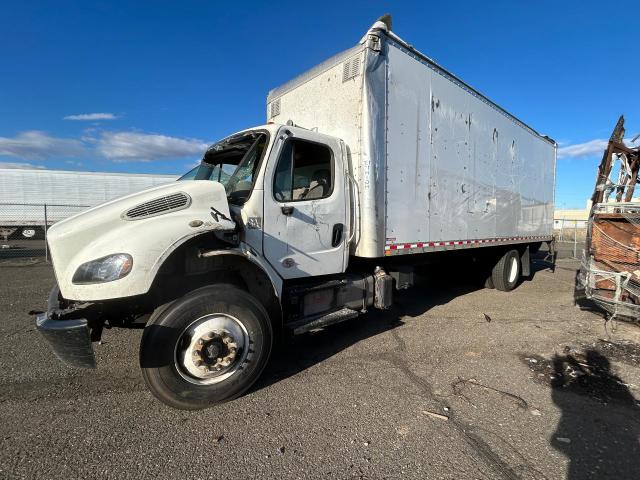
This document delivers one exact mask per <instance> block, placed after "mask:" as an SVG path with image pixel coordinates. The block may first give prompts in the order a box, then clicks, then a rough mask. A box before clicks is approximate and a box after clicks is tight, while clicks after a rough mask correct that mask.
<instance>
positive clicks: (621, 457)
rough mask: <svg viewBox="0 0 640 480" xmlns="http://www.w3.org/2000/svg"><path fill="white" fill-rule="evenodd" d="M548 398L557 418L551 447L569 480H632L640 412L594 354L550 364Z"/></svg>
mask: <svg viewBox="0 0 640 480" xmlns="http://www.w3.org/2000/svg"><path fill="white" fill-rule="evenodd" d="M552 365H553V374H552V375H551V377H552V378H551V387H552V390H551V397H552V400H553V402H554V404H555V405H556V406H557V407H558V408H559V409H560V410H561V415H562V416H561V418H560V421H559V422H558V426H557V428H556V431H555V432H554V433H553V436H552V437H551V445H552V446H553V447H554V448H555V449H556V450H558V451H560V452H562V453H563V454H564V455H566V456H567V457H568V459H569V468H568V471H567V479H568V480H578V479H580V480H582V479H591V478H593V479H596V478H597V479H603V478H616V479H637V478H638V476H639V475H640V408H638V402H637V401H636V399H635V398H634V397H633V395H632V394H631V392H630V391H629V388H628V386H627V385H626V384H625V383H624V382H623V381H622V380H621V379H620V378H619V377H618V376H616V375H615V374H614V373H613V372H612V370H611V364H610V362H609V360H608V359H607V357H606V356H604V355H602V354H601V353H600V352H598V351H596V350H587V351H586V352H585V353H584V354H568V355H565V356H556V357H554V358H553V360H552Z"/></svg>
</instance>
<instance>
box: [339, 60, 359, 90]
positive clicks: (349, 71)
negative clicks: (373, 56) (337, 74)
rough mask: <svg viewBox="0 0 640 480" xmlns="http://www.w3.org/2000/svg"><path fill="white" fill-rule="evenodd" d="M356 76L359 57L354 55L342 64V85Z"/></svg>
mask: <svg viewBox="0 0 640 480" xmlns="http://www.w3.org/2000/svg"><path fill="white" fill-rule="evenodd" d="M358 75H360V55H356V56H355V57H352V58H350V59H349V60H346V61H345V62H344V63H343V64H342V83H344V82H346V81H347V80H351V79H352V78H355V77H357V76H358Z"/></svg>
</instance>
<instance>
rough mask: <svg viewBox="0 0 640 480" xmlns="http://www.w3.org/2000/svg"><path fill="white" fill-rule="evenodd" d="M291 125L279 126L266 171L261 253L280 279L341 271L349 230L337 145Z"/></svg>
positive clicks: (332, 141)
mask: <svg viewBox="0 0 640 480" xmlns="http://www.w3.org/2000/svg"><path fill="white" fill-rule="evenodd" d="M291 130H293V129H291ZM291 130H289V129H285V128H283V129H282V130H281V132H285V133H284V134H281V135H280V136H279V138H278V139H277V140H276V145H275V146H274V148H273V150H272V154H271V157H270V158H269V162H268V166H267V169H266V171H265V180H264V226H263V231H264V239H263V248H264V255H265V258H266V259H267V260H268V261H269V263H270V264H271V265H272V266H273V267H274V268H275V269H276V270H277V271H278V273H279V274H280V275H281V276H282V277H283V278H285V279H286V278H300V277H308V276H317V275H328V274H332V273H341V272H343V271H344V269H345V268H346V261H347V255H348V252H347V238H346V234H347V232H349V226H348V225H347V224H346V222H347V221H348V220H347V219H348V215H347V209H348V202H347V194H346V193H345V192H346V177H345V173H344V165H343V159H342V154H341V145H340V143H339V141H337V140H335V139H333V138H331V137H327V136H325V135H319V134H317V133H314V132H307V131H302V132H300V130H298V129H295V134H292V133H291Z"/></svg>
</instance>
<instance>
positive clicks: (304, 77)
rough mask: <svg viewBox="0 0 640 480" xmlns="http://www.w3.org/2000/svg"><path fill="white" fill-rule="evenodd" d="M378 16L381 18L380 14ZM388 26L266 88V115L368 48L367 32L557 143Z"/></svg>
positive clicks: (379, 23)
mask: <svg viewBox="0 0 640 480" xmlns="http://www.w3.org/2000/svg"><path fill="white" fill-rule="evenodd" d="M381 19H382V17H381ZM385 20H386V19H385ZM389 25H390V21H381V20H378V21H376V22H375V23H374V24H373V25H372V26H371V28H370V29H369V30H368V31H367V32H366V33H365V35H364V36H363V37H362V38H361V39H360V42H359V43H358V45H356V46H354V47H351V48H349V49H348V50H344V51H342V52H340V53H338V54H336V55H334V56H333V57H330V58H328V59H327V60H325V61H324V62H322V63H320V64H318V65H316V66H315V67H313V68H311V69H310V70H307V71H306V72H304V73H302V74H301V75H299V76H297V77H295V78H293V79H291V80H290V81H288V82H286V83H285V84H283V85H281V86H279V87H277V88H274V89H272V90H271V91H269V94H268V96H267V104H268V105H270V106H271V108H272V109H274V110H271V109H270V110H269V111H268V112H267V116H268V117H274V116H276V115H274V113H276V111H277V110H279V104H277V103H273V101H275V100H277V99H278V98H280V97H281V96H282V95H284V94H286V93H287V92H289V91H290V90H293V89H295V88H297V87H298V86H300V85H301V84H303V83H305V82H307V81H309V80H311V79H312V78H315V77H317V76H318V75H320V74H322V73H323V72H326V71H327V70H329V69H330V68H332V67H333V66H335V65H336V64H338V63H341V62H343V61H344V60H347V59H350V58H352V57H353V56H354V55H356V54H357V53H359V52H361V51H362V50H364V49H365V48H366V47H367V41H368V39H369V35H370V34H376V35H379V34H384V35H385V36H386V37H387V41H389V42H391V43H392V44H393V45H395V46H396V47H398V48H400V49H401V50H402V51H404V52H405V53H407V54H408V55H410V56H412V57H413V58H415V59H416V60H418V61H420V62H422V63H423V64H425V65H427V66H428V67H429V68H431V69H432V70H434V71H435V72H437V73H438V74H440V75H442V76H443V77H445V78H447V79H448V80H450V81H451V82H453V83H455V84H456V85H458V86H459V87H460V88H462V89H464V90H466V91H467V92H468V93H470V94H471V95H473V96H475V97H477V98H478V99H480V100H481V101H483V102H485V103H486V104H487V105H489V106H490V107H491V108H494V109H495V110H497V111H499V112H500V113H501V114H503V115H505V116H506V117H507V118H509V119H510V120H512V121H513V122H515V123H517V124H518V125H520V126H521V127H522V128H524V129H526V130H528V131H530V132H531V133H533V134H534V135H536V136H539V137H540V138H543V139H545V140H547V141H548V142H549V143H551V144H553V145H555V144H556V142H555V141H554V140H553V139H552V138H550V137H548V136H547V135H543V134H540V133H538V132H537V131H536V130H535V129H534V128H532V127H531V126H529V125H527V124H526V123H525V122H523V121H522V120H520V119H519V118H518V117H516V116H515V115H513V114H512V113H509V112H508V111H507V110H505V109H504V108H502V107H501V106H500V105H498V104H497V103H495V102H493V101H492V100H491V99H489V98H488V97H487V96H485V95H483V94H482V93H480V92H479V91H478V90H476V89H475V88H473V87H472V86H471V85H469V84H468V83H466V82H465V81H463V80H461V79H460V78H459V77H457V76H456V75H454V74H453V73H451V72H450V71H448V70H447V69H445V68H444V67H442V66H441V65H439V64H438V63H436V62H435V60H433V59H432V58H430V57H428V56H427V55H425V54H424V53H422V52H420V51H419V50H417V49H416V48H415V47H414V46H413V45H411V44H410V43H408V42H406V41H405V40H403V39H402V38H400V37H399V36H398V35H396V34H395V33H394V32H392V31H391V29H390V28H389ZM351 68H352V69H354V71H353V72H349V71H346V70H348V68H345V72H344V75H343V80H344V79H346V77H348V76H350V75H352V76H353V75H354V73H355V70H357V69H358V68H360V66H359V65H355V64H354V65H352V66H351Z"/></svg>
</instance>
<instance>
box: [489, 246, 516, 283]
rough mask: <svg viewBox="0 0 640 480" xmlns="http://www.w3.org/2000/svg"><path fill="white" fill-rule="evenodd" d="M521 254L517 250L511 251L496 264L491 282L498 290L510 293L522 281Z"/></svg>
mask: <svg viewBox="0 0 640 480" xmlns="http://www.w3.org/2000/svg"><path fill="white" fill-rule="evenodd" d="M521 267H522V266H521V265H520V254H519V253H518V251H517V250H509V251H508V252H507V253H505V254H504V255H503V256H502V257H500V260H498V262H497V263H496V264H495V266H494V267H493V270H492V272H491V280H492V281H493V285H494V286H495V288H496V289H497V290H502V291H503V292H509V291H511V290H513V289H514V288H515V287H516V285H517V284H518V280H520V273H521Z"/></svg>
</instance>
